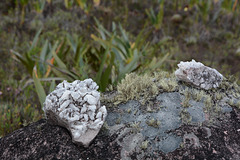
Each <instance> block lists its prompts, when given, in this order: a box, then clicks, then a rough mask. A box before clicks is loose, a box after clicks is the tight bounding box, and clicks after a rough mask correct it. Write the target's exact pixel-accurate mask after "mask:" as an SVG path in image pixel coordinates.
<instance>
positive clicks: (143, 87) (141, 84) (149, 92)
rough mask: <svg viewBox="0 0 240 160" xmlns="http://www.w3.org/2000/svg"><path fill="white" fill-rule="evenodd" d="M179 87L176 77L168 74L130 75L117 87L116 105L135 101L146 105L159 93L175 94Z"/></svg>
mask: <svg viewBox="0 0 240 160" xmlns="http://www.w3.org/2000/svg"><path fill="white" fill-rule="evenodd" d="M177 87H178V84H177V81H176V79H175V77H174V75H173V74H169V73H167V72H154V73H152V74H144V75H137V74H136V73H130V74H127V75H126V77H125V78H124V79H123V80H122V81H121V82H120V83H119V84H118V85H117V92H118V94H117V96H116V99H115V100H116V101H115V104H119V103H122V102H127V101H128V100H133V99H135V100H139V101H140V102H141V103H142V104H145V103H146V102H147V101H148V100H150V99H151V98H153V97H155V96H156V95H157V94H158V93H159V92H173V91H176V89H177Z"/></svg>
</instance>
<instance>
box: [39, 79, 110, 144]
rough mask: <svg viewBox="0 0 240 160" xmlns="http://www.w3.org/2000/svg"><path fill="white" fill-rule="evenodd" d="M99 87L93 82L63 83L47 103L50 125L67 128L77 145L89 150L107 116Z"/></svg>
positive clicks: (46, 111) (45, 103)
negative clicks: (101, 101) (88, 147)
mask: <svg viewBox="0 0 240 160" xmlns="http://www.w3.org/2000/svg"><path fill="white" fill-rule="evenodd" d="M97 89H98V86H97V84H96V83H95V82H94V81H93V80H92V79H86V80H84V81H80V80H76V81H74V82H72V83H68V82H67V81H63V82H62V83H60V84H59V85H57V87H56V89H55V90H54V91H53V92H51V93H50V94H49V95H48V96H47V97H46V100H45V102H44V107H43V110H44V112H45V115H46V117H47V119H48V120H49V122H51V123H53V124H56V125H60V126H63V127H65V128H67V129H68V130H69V131H70V132H71V135H72V141H73V142H74V143H77V144H80V145H84V146H85V147H87V146H88V145H89V144H90V142H91V141H92V140H93V139H94V138H95V136H96V135H97V134H98V132H99V130H100V128H101V127H102V125H103V123H104V121H105V118H106V116H107V110H106V107H105V106H100V93H99V92H98V91H97Z"/></svg>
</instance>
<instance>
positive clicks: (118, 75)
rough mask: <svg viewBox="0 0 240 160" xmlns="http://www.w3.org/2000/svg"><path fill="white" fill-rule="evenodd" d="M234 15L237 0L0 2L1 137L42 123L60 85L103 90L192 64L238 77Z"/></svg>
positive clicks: (238, 18) (239, 40) (239, 48)
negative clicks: (87, 82) (130, 77)
mask: <svg viewBox="0 0 240 160" xmlns="http://www.w3.org/2000/svg"><path fill="white" fill-rule="evenodd" d="M239 13H240V2H239V1H238V0H172V1H167V0H165V1H164V0H151V1H148V0H144V1H140V0H126V1H122V0H114V1H110V0H88V1H87V0H54V1H53V0H36V1H31V0H8V1H5V2H4V1H1V2H0V14H1V15H0V35H1V36H0V43H1V45H0V54H1V58H0V79H1V81H0V136H4V135H6V134H8V133H10V132H12V131H14V130H15V129H18V128H21V127H23V126H25V125H27V124H29V123H31V122H33V121H36V120H38V119H40V118H41V117H42V110H41V102H42V101H43V100H44V96H41V95H44V94H48V93H49V92H51V91H52V90H53V89H54V87H55V85H56V84H57V83H59V82H61V80H63V79H66V80H68V81H73V80H75V79H81V80H83V79H85V78H88V77H89V78H93V79H94V80H95V81H96V82H97V83H98V85H99V86H100V90H101V91H105V90H106V89H107V88H109V86H110V87H112V86H113V87H114V86H116V84H117V83H118V82H120V81H121V79H122V78H124V76H125V75H126V74H127V73H130V72H136V73H137V74H143V73H147V72H153V71H157V70H166V71H170V72H172V71H174V70H175V69H176V64H177V63H179V61H186V60H191V59H195V60H196V61H200V62H202V63H204V64H205V65H208V66H210V67H213V68H216V69H217V70H218V71H220V72H221V73H222V74H224V75H228V74H233V75H235V77H240V72H239V70H240V65H239V62H240V37H239V35H240V15H239ZM39 83H40V84H41V85H39ZM34 84H35V85H34ZM41 86H43V88H42V87H41ZM39 97H40V98H39Z"/></svg>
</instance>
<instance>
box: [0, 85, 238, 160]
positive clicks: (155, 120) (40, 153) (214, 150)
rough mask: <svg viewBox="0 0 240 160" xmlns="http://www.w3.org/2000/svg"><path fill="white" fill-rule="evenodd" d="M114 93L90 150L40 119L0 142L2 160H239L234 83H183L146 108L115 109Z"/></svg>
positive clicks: (106, 101) (136, 102) (134, 104)
mask: <svg viewBox="0 0 240 160" xmlns="http://www.w3.org/2000/svg"><path fill="white" fill-rule="evenodd" d="M123 87H124V86H123ZM115 94H116V92H115V93H112V92H111V93H109V95H111V96H110V98H109V99H107V96H106V97H105V98H103V99H102V103H104V104H105V105H106V106H107V107H108V116H107V117H106V121H105V125H103V127H102V129H101V130H100V132H99V134H98V135H97V136H96V138H95V139H94V140H93V141H92V143H91V144H90V145H89V147H88V148H83V147H81V146H76V145H74V144H73V143H71V136H70V134H68V131H67V130H66V129H64V128H62V127H59V126H51V125H49V124H48V123H46V121H45V120H40V121H38V122H36V123H33V124H31V125H30V126H27V127H25V128H22V129H20V130H17V131H15V132H13V133H11V134H9V135H7V136H5V137H3V138H2V139H0V159H14V158H15V159H123V160H125V159H126V160H130V159H149V160H150V159H199V160H202V159H206V160H219V159H229V160H231V159H232V160H238V159H240V110H239V108H240V88H239V86H238V85H237V84H236V83H232V82H230V81H223V82H222V84H221V85H220V86H219V89H215V90H210V91H204V90H199V89H196V88H192V87H191V86H186V85H185V84H182V83H180V82H179V83H178V86H177V88H176V89H175V91H171V92H160V93H159V94H158V95H157V96H154V97H152V98H151V99H150V100H148V101H147V102H146V103H145V104H142V103H140V102H139V100H129V101H127V102H126V103H121V104H119V105H117V106H115V105H114V102H115V101H116V100H115V98H116V96H112V95H115ZM106 95H107V94H106ZM143 97H144V96H143Z"/></svg>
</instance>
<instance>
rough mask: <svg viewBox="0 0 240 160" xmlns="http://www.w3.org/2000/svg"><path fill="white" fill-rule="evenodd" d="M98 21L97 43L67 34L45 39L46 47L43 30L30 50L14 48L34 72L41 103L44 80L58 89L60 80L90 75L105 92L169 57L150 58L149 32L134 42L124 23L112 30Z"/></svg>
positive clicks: (33, 75)
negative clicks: (42, 36) (21, 50)
mask: <svg viewBox="0 0 240 160" xmlns="http://www.w3.org/2000/svg"><path fill="white" fill-rule="evenodd" d="M96 24H97V27H96V30H97V31H98V34H99V35H93V34H92V35H91V37H92V39H93V40H94V43H89V42H86V41H85V42H83V39H82V38H81V37H78V36H76V35H69V34H67V35H66V37H64V38H63V39H62V40H60V41H56V42H55V43H54V44H53V45H52V43H50V42H48V41H47V40H45V42H44V43H42V44H43V46H42V47H38V46H37V42H38V41H40V42H42V41H43V40H42V39H40V38H39V36H40V33H41V30H40V31H39V32H38V33H37V34H36V36H35V38H34V40H33V43H32V45H31V47H30V49H29V52H26V53H25V54H23V55H21V54H19V53H17V52H15V51H12V53H13V54H14V55H15V59H17V60H18V61H20V62H21V63H22V64H24V66H25V67H26V68H27V70H28V73H29V74H30V75H31V77H32V79H30V80H29V81H30V82H34V84H35V88H36V91H37V94H38V96H39V100H40V102H41V104H43V102H44V100H45V97H46V93H45V90H44V87H43V86H42V84H41V81H50V82H51V87H50V88H54V86H55V81H56V80H63V79H65V80H68V81H74V80H76V79H79V80H84V79H86V78H89V77H90V78H92V79H93V80H94V81H95V82H97V84H98V85H99V87H100V91H102V92H104V91H105V90H106V88H107V87H108V86H109V85H110V84H117V83H118V82H119V81H120V80H121V79H123V78H124V77H125V75H126V74H127V73H130V72H133V71H139V72H140V73H142V72H146V71H149V70H153V69H156V68H157V67H159V66H161V65H162V62H163V61H165V60H166V57H167V56H168V55H166V56H165V57H163V59H162V60H160V61H158V60H157V59H156V58H153V59H152V58H149V57H152V51H153V50H154V49H151V48H150V47H149V46H148V43H146V42H145V41H146V38H147V35H144V34H143V31H141V32H140V33H139V35H138V36H137V37H136V39H135V40H133V41H131V40H130V36H129V34H128V33H127V32H126V31H125V30H124V29H123V28H122V26H121V25H120V24H119V25H116V24H115V23H113V24H112V32H110V31H107V30H106V29H105V28H104V27H103V26H102V25H101V24H100V23H99V22H98V21H97V20H96ZM39 48H40V49H39ZM29 81H28V82H29ZM50 91H51V90H49V92H50Z"/></svg>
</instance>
